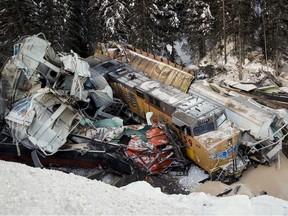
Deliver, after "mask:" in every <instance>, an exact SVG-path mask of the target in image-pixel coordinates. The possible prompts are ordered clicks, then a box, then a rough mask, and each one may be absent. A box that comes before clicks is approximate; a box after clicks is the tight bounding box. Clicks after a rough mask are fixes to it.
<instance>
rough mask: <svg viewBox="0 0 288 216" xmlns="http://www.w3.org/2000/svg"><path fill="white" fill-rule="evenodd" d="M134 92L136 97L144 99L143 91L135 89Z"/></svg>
mask: <svg viewBox="0 0 288 216" xmlns="http://www.w3.org/2000/svg"><path fill="white" fill-rule="evenodd" d="M136 94H137V96H138V97H141V98H142V99H144V94H143V92H140V91H138V90H136Z"/></svg>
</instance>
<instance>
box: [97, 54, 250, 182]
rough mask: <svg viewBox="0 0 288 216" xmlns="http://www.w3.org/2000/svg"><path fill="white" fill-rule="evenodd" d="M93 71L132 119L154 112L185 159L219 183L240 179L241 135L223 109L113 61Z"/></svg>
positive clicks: (103, 63)
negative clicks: (173, 135)
mask: <svg viewBox="0 0 288 216" xmlns="http://www.w3.org/2000/svg"><path fill="white" fill-rule="evenodd" d="M93 69H95V70H97V71H98V72H99V73H101V74H102V75H104V76H105V77H106V78H107V80H108V81H109V84H110V86H111V87H112V89H113V91H114V94H115V96H116V97H118V98H121V99H123V100H124V101H125V102H126V104H127V107H128V112H129V114H130V115H131V116H133V117H134V118H136V119H137V118H138V119H141V118H142V119H145V115H146V113H147V112H153V117H156V118H157V120H158V121H160V122H164V123H167V124H168V125H169V126H170V127H171V128H172V129H173V130H174V131H175V132H176V133H177V135H178V136H179V138H180V139H181V141H182V142H183V143H185V146H186V150H185V151H186V154H187V156H188V157H189V158H190V159H191V160H193V161H194V162H195V163H196V164H197V165H199V166H200V167H201V168H203V169H204V170H206V171H207V172H208V173H209V174H210V175H211V177H213V178H214V179H215V178H216V179H219V180H222V181H223V179H226V177H233V178H237V177H240V175H241V172H242V170H243V169H244V168H245V163H244V162H243V161H242V159H240V158H239V157H238V145H239V140H240V138H241V132H240V130H239V129H238V128H237V127H235V126H234V125H233V124H232V123H231V122H230V121H229V120H227V118H226V116H225V113H224V109H223V108H221V107H220V106H218V105H216V104H214V103H211V102H210V101H207V100H205V99H203V98H200V97H198V96H194V95H189V94H186V93H184V92H182V91H180V90H179V89H177V88H175V87H173V86H170V85H166V84H164V83H161V82H159V81H157V80H154V79H152V78H150V77H148V76H147V75H146V74H145V73H143V72H141V71H139V70H136V69H135V68H134V67H131V66H130V65H128V64H125V63H123V62H119V61H117V60H115V59H110V60H108V61H104V62H102V63H100V64H98V65H96V66H95V67H93ZM227 179H228V178H227Z"/></svg>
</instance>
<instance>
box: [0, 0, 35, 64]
mask: <svg viewBox="0 0 288 216" xmlns="http://www.w3.org/2000/svg"><path fill="white" fill-rule="evenodd" d="M0 17H1V18H0V53H1V55H2V57H1V56H0V61H2V63H3V59H4V58H5V56H7V57H9V56H11V55H12V54H13V53H12V51H13V44H14V43H15V42H16V41H17V40H18V39H20V38H21V37H22V36H24V35H31V34H35V33H37V32H38V25H37V22H36V20H37V18H36V8H35V4H34V2H33V1H32V0H23V1H21V3H20V4H19V1H17V0H1V1H0Z"/></svg>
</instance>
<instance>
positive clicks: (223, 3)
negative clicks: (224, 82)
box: [222, 0, 227, 64]
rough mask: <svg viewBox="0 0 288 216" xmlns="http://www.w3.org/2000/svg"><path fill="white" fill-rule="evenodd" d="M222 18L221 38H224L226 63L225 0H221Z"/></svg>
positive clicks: (225, 58)
mask: <svg viewBox="0 0 288 216" xmlns="http://www.w3.org/2000/svg"><path fill="white" fill-rule="evenodd" d="M222 12H223V13H222V19H223V40H224V62H225V64H227V50H226V49H227V48H226V18H225V0H222Z"/></svg>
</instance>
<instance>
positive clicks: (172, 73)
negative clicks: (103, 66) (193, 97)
mask: <svg viewBox="0 0 288 216" xmlns="http://www.w3.org/2000/svg"><path fill="white" fill-rule="evenodd" d="M130 52H131V54H132V57H131V59H130V62H129V64H130V65H132V66H133V67H135V68H137V69H138V70H140V71H143V72H144V73H146V74H148V75H149V76H150V77H152V78H154V79H157V80H159V81H160V82H162V83H165V84H167V85H171V86H174V87H176V88H178V89H180V90H181V91H183V92H187V91H188V90H189V87H190V85H191V83H192V81H193V79H194V76H193V75H192V74H189V73H187V72H184V71H182V70H179V69H177V68H174V67H172V66H170V65H168V64H167V63H164V62H159V61H156V60H154V59H149V58H147V57H145V56H142V55H140V54H138V53H135V52H132V51H130Z"/></svg>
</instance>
